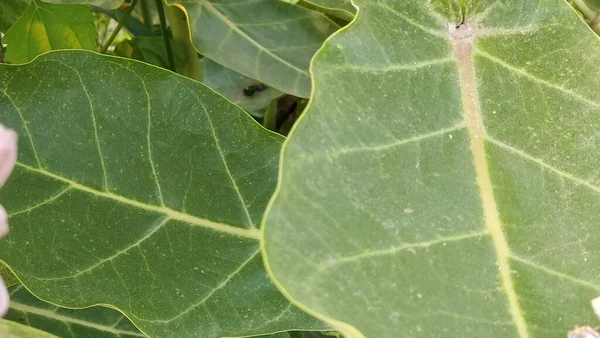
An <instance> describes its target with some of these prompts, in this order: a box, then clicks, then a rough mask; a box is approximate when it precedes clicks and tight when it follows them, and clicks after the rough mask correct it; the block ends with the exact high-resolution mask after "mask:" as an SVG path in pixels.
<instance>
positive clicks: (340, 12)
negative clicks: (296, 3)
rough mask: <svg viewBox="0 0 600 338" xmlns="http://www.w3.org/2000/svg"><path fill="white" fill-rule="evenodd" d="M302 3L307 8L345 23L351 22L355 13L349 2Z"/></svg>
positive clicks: (337, 0)
mask: <svg viewBox="0 0 600 338" xmlns="http://www.w3.org/2000/svg"><path fill="white" fill-rule="evenodd" d="M303 3H305V4H306V5H307V7H309V8H315V9H317V10H320V11H322V12H323V13H326V14H330V15H333V16H336V17H338V18H340V19H344V20H346V21H351V20H352V19H353V18H354V14H355V13H356V9H355V8H354V6H353V5H352V2H351V0H306V1H303Z"/></svg>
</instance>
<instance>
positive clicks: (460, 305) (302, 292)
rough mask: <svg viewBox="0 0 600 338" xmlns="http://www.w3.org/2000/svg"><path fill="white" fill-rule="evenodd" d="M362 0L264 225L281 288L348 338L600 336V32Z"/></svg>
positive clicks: (325, 68) (567, 11) (330, 46)
mask: <svg viewBox="0 0 600 338" xmlns="http://www.w3.org/2000/svg"><path fill="white" fill-rule="evenodd" d="M355 3H356V5H357V6H358V8H359V9H360V10H359V13H358V17H357V19H356V21H355V22H354V23H353V24H352V25H351V26H350V27H349V28H348V29H347V30H345V31H344V32H343V33H340V34H339V35H337V36H335V37H334V38H332V39H331V40H330V41H329V42H327V43H326V45H325V46H324V48H323V50H322V51H321V52H319V53H318V55H317V56H316V57H315V60H314V63H313V66H314V67H313V72H314V80H315V92H314V97H313V101H312V103H311V105H310V107H309V108H308V110H307V111H306V112H305V114H304V115H303V118H302V120H301V122H299V123H298V125H297V126H296V128H295V130H293V132H292V134H291V136H290V138H289V141H288V142H287V143H286V146H285V149H284V154H283V159H282V169H281V170H282V171H281V176H280V180H281V181H280V186H279V189H278V193H277V195H276V198H275V199H274V201H273V202H272V205H271V207H270V211H269V212H268V216H267V217H266V228H264V250H265V254H266V260H267V264H268V266H269V268H270V271H271V273H272V276H273V277H274V278H275V280H276V281H277V283H278V285H279V286H280V287H281V289H282V290H283V291H284V292H285V293H286V294H287V295H288V296H289V297H290V298H291V299H293V300H294V301H295V302H297V303H298V304H301V305H302V307H304V308H306V309H307V310H309V311H310V312H311V313H313V314H315V315H318V316H319V317H321V318H323V319H326V320H328V321H330V322H331V323H333V324H335V325H336V326H338V327H339V328H340V329H342V330H344V333H345V336H346V337H348V338H350V337H363V336H364V337H377V338H385V337H394V338H396V337H403V336H406V337H482V336H485V337H564V336H566V333H567V332H568V331H569V330H571V329H573V327H574V326H575V325H590V326H598V324H599V321H598V318H597V317H596V316H595V315H594V313H593V311H592V308H591V304H590V301H591V300H592V299H593V298H595V297H596V296H598V293H599V292H600V247H599V246H598V241H597V238H598V236H599V235H600V232H599V227H598V224H599V223H600V214H598V209H599V208H600V195H599V192H600V176H599V174H598V167H599V166H600V154H599V153H598V151H597V149H598V146H599V145H600V139H599V133H598V130H600V101H599V100H598V95H597V88H598V87H599V86H600V80H599V78H598V76H597V72H596V71H595V70H596V69H598V67H599V66H600V41H599V39H598V37H597V36H595V35H594V33H593V32H592V31H591V30H590V29H589V28H588V27H586V25H585V24H584V23H583V22H582V21H581V20H580V19H579V17H578V15H577V14H576V13H574V12H573V11H572V10H571V8H570V7H569V5H568V3H567V2H566V1H564V0H529V1H517V0H514V1H495V0H489V1H477V0H471V1H460V4H459V1H442V0H437V1H431V2H430V1H421V0H411V1H392V0H380V1H376V2H375V1H367V0H356V1H355ZM461 8H462V9H464V10H461ZM463 19H464V22H465V24H462V25H461V22H462V21H463ZM457 26H459V27H458V28H457Z"/></svg>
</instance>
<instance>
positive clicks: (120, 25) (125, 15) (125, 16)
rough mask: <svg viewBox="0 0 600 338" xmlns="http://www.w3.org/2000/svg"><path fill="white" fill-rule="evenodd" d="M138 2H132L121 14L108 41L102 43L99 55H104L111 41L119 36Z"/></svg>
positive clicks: (134, 0) (137, 0)
mask: <svg viewBox="0 0 600 338" xmlns="http://www.w3.org/2000/svg"><path fill="white" fill-rule="evenodd" d="M139 1H140V0H133V1H132V2H131V5H130V6H129V7H128V8H127V10H126V11H125V14H123V17H122V18H121V19H120V20H119V24H118V25H117V28H115V30H114V31H113V32H112V34H111V35H110V36H109V37H108V40H106V42H104V46H102V49H101V50H100V53H103V54H104V53H106V51H107V50H108V47H110V45H111V44H112V43H113V41H114V40H115V38H116V37H117V35H119V32H120V31H121V28H123V26H124V25H125V22H127V19H129V16H130V15H131V12H133V9H134V8H135V6H136V5H137V3H138V2H139Z"/></svg>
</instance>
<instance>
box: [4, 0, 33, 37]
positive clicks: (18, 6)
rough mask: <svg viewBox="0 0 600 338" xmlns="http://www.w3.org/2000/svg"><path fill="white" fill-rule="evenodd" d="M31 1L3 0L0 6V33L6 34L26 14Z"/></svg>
mask: <svg viewBox="0 0 600 338" xmlns="http://www.w3.org/2000/svg"><path fill="white" fill-rule="evenodd" d="M28 3H29V0H3V1H2V4H1V5H0V9H2V10H0V32H2V33H6V31H8V29H9V28H10V27H11V26H12V25H14V23H15V22H17V19H19V17H20V16H21V14H23V12H25V9H26V8H27V4H28Z"/></svg>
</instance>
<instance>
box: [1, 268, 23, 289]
mask: <svg viewBox="0 0 600 338" xmlns="http://www.w3.org/2000/svg"><path fill="white" fill-rule="evenodd" d="M0 278H2V280H3V281H4V284H5V286H6V287H10V286H13V285H15V284H17V283H19V279H18V278H17V276H15V274H14V273H12V271H10V269H9V268H8V267H7V266H6V265H4V264H1V263H0Z"/></svg>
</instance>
